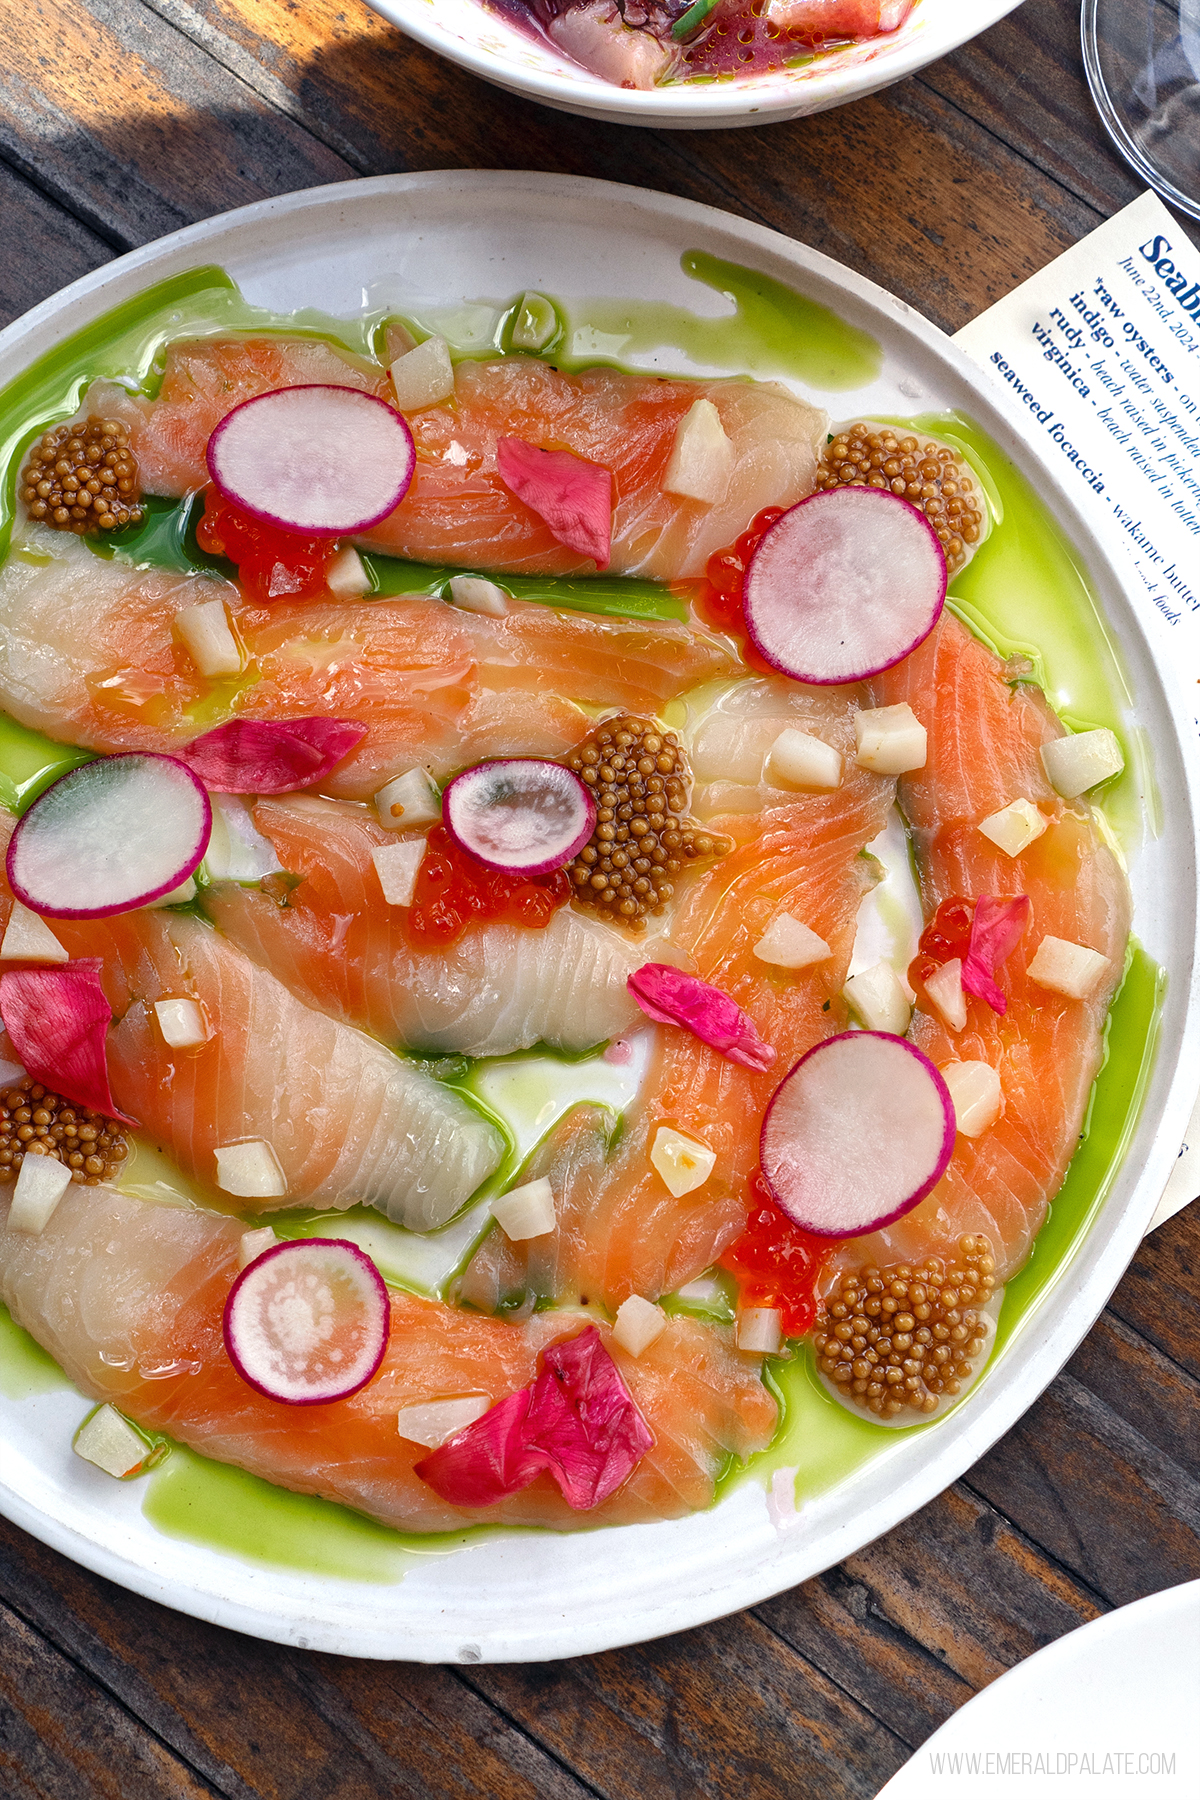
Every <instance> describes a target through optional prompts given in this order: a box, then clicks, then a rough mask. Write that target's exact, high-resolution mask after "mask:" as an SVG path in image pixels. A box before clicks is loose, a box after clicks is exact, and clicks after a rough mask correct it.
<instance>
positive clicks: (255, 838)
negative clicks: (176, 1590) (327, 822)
mask: <svg viewBox="0 0 1200 1800" xmlns="http://www.w3.org/2000/svg"><path fill="white" fill-rule="evenodd" d="M298 797H299V796H298ZM303 798H305V799H309V798H310V796H308V795H305V796H303ZM209 799H210V800H211V802H212V836H211V837H210V838H209V840H208V849H207V850H206V851H205V852H204V868H205V870H206V872H207V874H208V878H209V880H210V881H246V882H248V881H261V880H262V878H263V876H264V875H273V874H275V873H277V872H278V871H279V870H280V869H282V867H283V865H282V863H281V862H280V860H279V858H278V857H277V856H276V854H275V846H274V844H272V843H271V841H270V839H269V838H265V837H264V836H263V835H262V833H261V832H260V831H258V830H256V828H255V824H254V820H253V818H252V817H251V815H250V808H249V807H248V806H247V805H246V802H245V801H244V800H242V799H241V798H239V796H238V795H237V794H210V795H209ZM292 804H293V805H295V801H293V802H292Z"/></svg>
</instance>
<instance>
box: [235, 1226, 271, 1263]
mask: <svg viewBox="0 0 1200 1800" xmlns="http://www.w3.org/2000/svg"><path fill="white" fill-rule="evenodd" d="M278 1242H279V1239H278V1238H277V1237H276V1236H275V1233H274V1232H273V1231H272V1230H271V1227H270V1226H269V1225H260V1226H259V1227H258V1229H257V1230H256V1231H243V1233H242V1235H241V1238H240V1239H239V1240H238V1268H239V1269H248V1268H249V1267H250V1264H251V1263H252V1262H257V1261H258V1259H259V1257H260V1256H263V1255H265V1253H266V1252H267V1251H268V1250H273V1249H274V1248H275V1246H276V1244H277V1243H278Z"/></svg>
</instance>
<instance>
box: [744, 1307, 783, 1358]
mask: <svg viewBox="0 0 1200 1800" xmlns="http://www.w3.org/2000/svg"><path fill="white" fill-rule="evenodd" d="M782 1343H783V1316H782V1314H781V1313H780V1311H779V1309H778V1307H775V1306H747V1307H743V1309H742V1311H741V1312H740V1313H739V1314H738V1319H737V1347H738V1349H739V1350H749V1351H752V1352H753V1353H754V1354H755V1355H757V1356H778V1354H779V1349H780V1346H781V1344H782Z"/></svg>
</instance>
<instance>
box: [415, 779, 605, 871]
mask: <svg viewBox="0 0 1200 1800" xmlns="http://www.w3.org/2000/svg"><path fill="white" fill-rule="evenodd" d="M442 818H443V819H444V821H445V823H446V826H447V828H448V829H449V832H450V835H451V837H453V838H454V840H455V842H456V843H458V844H460V845H461V846H462V848H463V849H464V850H469V851H470V853H471V855H472V856H474V857H477V858H478V860H479V861H480V862H481V863H485V864H486V865H487V867H488V868H489V869H503V870H505V871H506V872H507V873H509V874H513V875H545V874H548V873H549V871H550V870H551V869H561V868H563V867H564V865H565V864H566V863H569V862H570V860H571V858H572V857H573V856H575V855H577V854H578V852H579V851H580V850H582V849H583V846H584V845H585V844H586V843H587V841H588V839H589V838H590V837H591V835H592V833H593V831H594V830H595V829H596V802H595V800H594V799H593V798H592V796H591V794H590V793H589V792H588V790H587V788H586V786H585V785H584V783H583V782H582V781H580V779H579V777H578V776H577V775H573V774H572V773H571V771H570V769H564V768H563V766H562V764H561V763H556V762H543V761H542V759H541V758H540V757H536V756H512V757H506V758H504V759H502V760H498V761H496V762H487V763H478V764H477V765H476V766H475V768H473V769H467V770H465V771H464V772H463V774H461V775H456V776H455V777H454V780H453V781H452V782H451V783H450V785H449V787H447V789H446V791H445V793H444V794H443V795H442Z"/></svg>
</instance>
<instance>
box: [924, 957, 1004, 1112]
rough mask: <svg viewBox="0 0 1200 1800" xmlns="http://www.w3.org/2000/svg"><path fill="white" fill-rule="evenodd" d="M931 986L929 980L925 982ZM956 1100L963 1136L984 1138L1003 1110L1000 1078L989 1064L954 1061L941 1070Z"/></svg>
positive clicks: (953, 1098)
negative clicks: (984, 1134)
mask: <svg viewBox="0 0 1200 1800" xmlns="http://www.w3.org/2000/svg"><path fill="white" fill-rule="evenodd" d="M926 986H928V983H926ZM941 1077H942V1080H943V1081H944V1082H945V1084H946V1086H947V1087H948V1088H949V1089H950V1098H951V1100H952V1101H953V1102H954V1119H955V1124H956V1126H957V1128H958V1130H959V1131H960V1132H961V1133H962V1135H963V1136H964V1137H969V1138H975V1137H982V1135H983V1133H984V1132H985V1131H990V1130H991V1128H992V1126H993V1125H994V1124H995V1123H996V1120H997V1119H998V1118H999V1117H1000V1115H1001V1113H1002V1112H1003V1111H1004V1094H1003V1092H1002V1090H1001V1087H1000V1077H999V1075H998V1074H997V1073H996V1071H995V1069H993V1068H992V1066H991V1064H990V1063H985V1062H952V1063H947V1064H946V1065H945V1067H944V1068H943V1069H942V1070H941Z"/></svg>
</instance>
